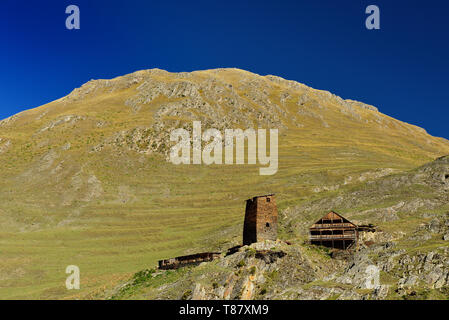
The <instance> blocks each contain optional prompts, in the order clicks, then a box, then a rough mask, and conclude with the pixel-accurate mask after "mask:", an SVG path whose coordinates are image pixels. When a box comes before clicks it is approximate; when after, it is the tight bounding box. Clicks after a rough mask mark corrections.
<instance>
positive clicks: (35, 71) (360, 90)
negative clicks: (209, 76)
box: [0, 0, 449, 138]
mask: <svg viewBox="0 0 449 320" xmlns="http://www.w3.org/2000/svg"><path fill="white" fill-rule="evenodd" d="M70 4H75V5H78V6H79V8H80V10H81V29H80V30H67V29H66V28H65V19H66V17H67V15H66V14H65V8H66V7H67V6H68V5H70ZM370 4H375V5H378V6H379V8H380V11H381V30H374V31H370V30H367V29H366V28H365V18H366V16H367V15H366V14H365V8H366V7H367V6H368V5H370ZM448 15H449V2H448V1H443V0H441V1H437V0H427V1H416V0H370V1H364V0H338V1H337V0H314V1H312V0H307V1H305V0H295V1H283V0H276V1H274V0H273V1H268V0H264V1H261V0H257V1H253V0H238V1H235V0H227V1H213V0H207V1H202V0H201V1H196V0H189V1H186V0H185V1H175V0H172V1H157V0H148V1H143V0H142V1H136V0H126V1H103V0H90V1H85V0H70V1H63V0H57V1H56V0H55V1H48V0H40V1H26V2H25V1H17V0H2V2H1V5H0V39H1V47H0V49H1V50H0V97H1V99H0V118H5V117H8V116H10V115H12V114H15V113H17V112H20V111H22V110H25V109H30V108H33V107H36V106H39V105H42V104H45V103H47V102H50V101H52V100H55V99H58V98H60V97H62V96H65V95H66V94H68V93H69V92H70V91H71V90H72V89H73V88H75V87H79V86H80V85H82V84H83V83H85V82H87V81H89V80H90V79H99V78H112V77H115V76H119V75H123V74H127V73H130V72H133V71H136V70H140V69H149V68H161V69H165V70H168V71H193V70H199V69H209V68H217V67H237V68H241V69H245V70H249V71H252V72H256V73H259V74H263V75H264V74H274V75H278V76H281V77H284V78H287V79H291V80H296V81H299V82H301V83H305V84H307V85H309V86H312V87H314V88H318V89H325V90H329V91H331V92H333V93H335V94H337V95H339V96H341V97H343V98H351V99H355V100H360V101H363V102H366V103H369V104H373V105H375V106H377V107H378V108H379V109H380V111H381V112H383V113H386V114H388V115H390V116H393V117H395V118H397V119H400V120H403V121H406V122H409V123H412V124H416V125H418V126H421V127H423V128H425V129H427V130H428V132H429V133H431V134H433V135H436V136H444V137H445V138H449V129H448V124H449V111H448V107H449V80H448V76H449V60H448V58H449V41H448V31H449V23H448V20H447V19H448Z"/></svg>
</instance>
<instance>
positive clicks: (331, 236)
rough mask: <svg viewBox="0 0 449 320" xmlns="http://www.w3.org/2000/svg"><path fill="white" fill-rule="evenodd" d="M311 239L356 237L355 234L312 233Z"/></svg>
mask: <svg viewBox="0 0 449 320" xmlns="http://www.w3.org/2000/svg"><path fill="white" fill-rule="evenodd" d="M309 237H310V238H309V239H310V240H343V239H353V240H355V239H356V235H355V234H317V235H310V236H309Z"/></svg>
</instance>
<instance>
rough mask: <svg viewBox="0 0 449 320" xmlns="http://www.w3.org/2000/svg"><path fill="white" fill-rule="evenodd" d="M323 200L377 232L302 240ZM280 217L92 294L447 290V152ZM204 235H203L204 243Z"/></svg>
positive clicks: (342, 295) (355, 295)
mask: <svg viewBox="0 0 449 320" xmlns="http://www.w3.org/2000/svg"><path fill="white" fill-rule="evenodd" d="M333 208H340V209H341V210H342V211H340V212H342V213H344V215H345V217H347V218H349V219H350V220H351V221H353V222H356V223H357V224H368V223H375V224H376V225H377V231H376V232H374V233H372V232H368V233H361V235H360V242H359V244H358V248H357V250H355V251H352V252H351V253H349V252H339V251H335V252H334V251H330V250H329V249H327V248H322V247H317V246H312V245H310V244H308V241H307V234H308V227H309V226H310V221H315V220H317V219H318V218H319V217H320V216H319V215H320V213H321V215H322V213H323V212H327V211H329V210H331V209H333ZM280 225H281V227H282V230H283V232H281V233H280V235H279V238H280V240H279V241H277V242H274V241H265V242H261V243H256V244H252V245H251V246H244V247H243V248H241V249H240V250H239V252H237V253H234V254H231V255H225V254H223V255H222V256H221V258H219V259H218V260H215V261H213V262H207V263H202V264H200V265H199V266H196V267H192V266H189V267H184V268H180V269H178V270H168V271H163V270H155V269H146V270H143V271H140V272H138V273H136V274H135V275H134V276H133V277H132V278H131V279H130V280H129V281H127V282H124V283H123V284H122V285H120V286H117V287H115V288H113V289H109V290H105V291H104V292H103V294H102V295H98V296H96V297H97V298H98V297H102V298H112V299H442V300H447V299H448V298H449V268H448V266H449V244H448V241H449V157H443V158H440V159H438V160H436V161H434V162H431V163H429V164H426V165H424V166H422V167H419V168H417V169H414V170H411V171H409V172H406V173H400V174H394V175H390V176H386V177H383V178H379V179H377V180H375V181H371V182H370V183H367V184H364V185H360V186H356V187H348V188H345V189H344V190H339V191H338V192H336V193H334V194H331V195H327V196H326V197H324V198H322V199H319V200H314V201H306V202H303V203H301V204H300V205H298V206H294V207H290V208H287V209H285V210H283V211H282V212H281V216H280ZM221 236H222V237H223V238H226V234H222V235H221ZM228 236H229V237H231V236H232V232H230V233H229V234H228ZM213 239H214V238H213V237H209V239H208V243H209V246H211V243H214V241H213ZM287 239H288V240H289V241H288V242H283V241H282V240H287ZM217 244H218V243H217ZM369 266H370V267H372V266H375V267H377V268H378V270H379V283H378V284H377V286H376V287H374V288H372V287H368V286H367V284H366V280H367V279H368V276H367V274H366V269H367V268H368V267H369Z"/></svg>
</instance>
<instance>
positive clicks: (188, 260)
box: [159, 252, 220, 270]
mask: <svg viewBox="0 0 449 320" xmlns="http://www.w3.org/2000/svg"><path fill="white" fill-rule="evenodd" d="M219 256H220V253H219V252H202V253H196V254H191V255H188V256H180V257H176V258H171V259H166V260H159V269H162V270H167V269H178V268H181V267H184V266H187V265H194V264H199V263H201V262H208V261H212V260H214V259H216V258H218V257H219Z"/></svg>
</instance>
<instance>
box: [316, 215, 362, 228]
mask: <svg viewBox="0 0 449 320" xmlns="http://www.w3.org/2000/svg"><path fill="white" fill-rule="evenodd" d="M340 219H342V220H343V222H344V223H350V224H352V225H353V226H354V227H357V226H356V225H355V224H354V223H352V222H351V221H349V220H348V219H346V218H345V217H343V216H342V215H341V214H339V213H337V212H335V211H331V212H329V213H328V214H326V215H324V216H323V217H322V218H321V219H319V220H318V221H317V222H315V223H314V225H315V224H318V223H320V221H321V220H340Z"/></svg>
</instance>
